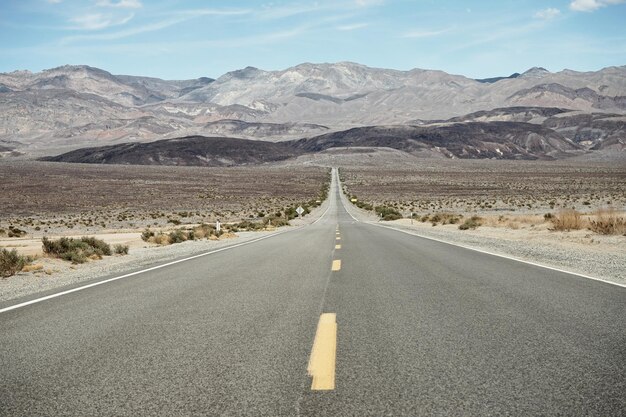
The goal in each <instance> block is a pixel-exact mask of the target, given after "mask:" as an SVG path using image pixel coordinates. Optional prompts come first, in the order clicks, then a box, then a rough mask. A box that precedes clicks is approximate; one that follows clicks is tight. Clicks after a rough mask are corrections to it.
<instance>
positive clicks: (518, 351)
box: [0, 180, 626, 416]
mask: <svg viewBox="0 0 626 417" xmlns="http://www.w3.org/2000/svg"><path fill="white" fill-rule="evenodd" d="M346 204H347V203H345V204H344V202H342V199H341V198H340V195H339V188H338V186H337V183H336V180H334V181H333V186H332V188H331V195H330V204H329V210H328V211H327V213H326V214H325V215H324V216H323V217H322V218H321V219H320V220H319V221H318V222H317V223H315V224H313V225H310V226H307V227H303V228H300V229H297V230H294V231H290V232H287V233H283V234H280V235H277V236H275V237H272V238H269V239H265V240H261V241H259V242H255V243H252V244H249V245H244V246H239V247H236V248H233V249H231V250H226V251H222V252H219V253H214V254H211V255H208V256H205V257H200V258H196V259H193V260H189V261H186V262H181V263H178V264H175V265H171V266H168V267H164V268H161V269H156V270H153V271H150V272H146V273H142V274H138V275H134V276H132V277H128V278H125V279H121V280H117V281H113V282H108V283H106V284H103V285H100V286H96V287H92V288H88V289H85V290H82V291H77V292H74V293H71V294H67V295H63V296H60V297H56V298H52V299H49V300H46V301H42V302H39V303H35V304H32V305H28V306H25V307H22V308H18V309H15V310H12V311H7V312H3V313H0V416H56V415H63V416H66V415H67V416H100V415H103V416H144V415H155V416H179V415H181V416H182V415H185V416H186V415H207V416H283V415H284V416H296V415H302V416H420V415H425V416H432V415H455V416H459V415H472V416H488V415H498V416H500V415H567V416H575V415H585V416H588V415H597V416H618V415H622V416H623V415H626V288H621V287H617V286H614V285H610V284H607V283H603V282H598V281H593V280H589V279H585V278H582V277H578V276H574V275H568V274H566V273H562V272H557V271H553V270H548V269H543V268H540V267H537V266H532V265H528V264H523V263H519V262H516V261H513V260H508V259H504V258H499V257H495V256H491V255H486V254H482V253H478V252H474V251H471V250H468V249H463V248H460V247H456V246H451V245H447V244H444V243H439V242H434V241H430V240H426V239H422V238H419V237H415V236H410V235H407V234H405V233H400V232H397V231H394V230H389V229H386V228H382V227H377V226H375V225H372V224H367V223H361V222H357V221H355V220H354V219H353V218H352V217H351V216H350V214H349V213H348V212H347V211H346V209H345V205H346ZM337 228H338V229H339V233H337ZM337 237H339V238H340V239H337ZM336 245H341V247H340V248H337V246H336ZM336 260H341V266H340V268H339V269H338V270H336V271H331V266H332V265H333V264H335V266H336V267H337V266H338V264H337V263H336V262H335V263H334V262H333V261H336ZM335 269H337V268H335ZM322 313H335V314H336V322H337V331H336V357H335V363H336V367H335V368H334V369H335V372H336V374H335V387H334V389H332V390H323V391H314V390H311V378H309V376H308V375H307V365H308V362H309V357H310V355H311V348H312V346H313V341H314V337H315V334H316V328H317V325H318V320H319V319H320V315H321V314H322Z"/></svg>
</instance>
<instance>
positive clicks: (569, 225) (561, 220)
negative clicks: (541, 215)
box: [551, 209, 584, 231]
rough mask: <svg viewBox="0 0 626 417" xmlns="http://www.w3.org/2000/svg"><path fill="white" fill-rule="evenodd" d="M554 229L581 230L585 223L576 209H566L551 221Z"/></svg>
mask: <svg viewBox="0 0 626 417" xmlns="http://www.w3.org/2000/svg"><path fill="white" fill-rule="evenodd" d="M551 221H552V225H553V227H552V229H551V230H558V231H570V230H580V229H582V228H583V226H584V221H583V218H582V216H581V215H580V213H579V212H577V211H576V210H574V209H565V210H561V211H559V212H558V213H557V214H556V215H555V216H554V217H552V219H551Z"/></svg>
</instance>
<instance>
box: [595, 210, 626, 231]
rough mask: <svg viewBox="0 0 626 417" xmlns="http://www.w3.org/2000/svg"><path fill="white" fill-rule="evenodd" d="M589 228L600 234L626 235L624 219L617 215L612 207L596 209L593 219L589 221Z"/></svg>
mask: <svg viewBox="0 0 626 417" xmlns="http://www.w3.org/2000/svg"><path fill="white" fill-rule="evenodd" d="M589 230H591V231H593V232H595V233H599V234H601V235H621V234H623V235H625V236H626V219H625V218H623V217H618V215H617V212H616V210H615V209H614V208H604V209H598V210H597V211H596V213H595V220H591V221H590V222H589Z"/></svg>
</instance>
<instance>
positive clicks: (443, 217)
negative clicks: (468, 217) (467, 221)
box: [427, 213, 463, 226]
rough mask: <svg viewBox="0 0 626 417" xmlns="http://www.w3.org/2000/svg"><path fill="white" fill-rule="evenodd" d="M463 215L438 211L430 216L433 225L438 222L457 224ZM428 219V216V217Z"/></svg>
mask: <svg viewBox="0 0 626 417" xmlns="http://www.w3.org/2000/svg"><path fill="white" fill-rule="evenodd" d="M461 217H463V216H461V215H459V214H450V213H436V214H433V215H432V216H431V217H430V222H431V223H432V225H433V226H436V225H437V224H438V223H441V224H457V223H458V222H459V221H460V220H461ZM427 220H428V217H427Z"/></svg>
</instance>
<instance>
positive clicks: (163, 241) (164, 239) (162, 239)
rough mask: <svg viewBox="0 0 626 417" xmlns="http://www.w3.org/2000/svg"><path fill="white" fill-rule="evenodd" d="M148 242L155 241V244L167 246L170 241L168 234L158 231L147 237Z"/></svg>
mask: <svg viewBox="0 0 626 417" xmlns="http://www.w3.org/2000/svg"><path fill="white" fill-rule="evenodd" d="M148 242H150V243H156V244H157V245H162V246H167V245H169V244H170V243H171V242H170V237H169V235H166V234H165V233H159V234H158V235H155V236H152V237H151V238H149V239H148Z"/></svg>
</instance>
